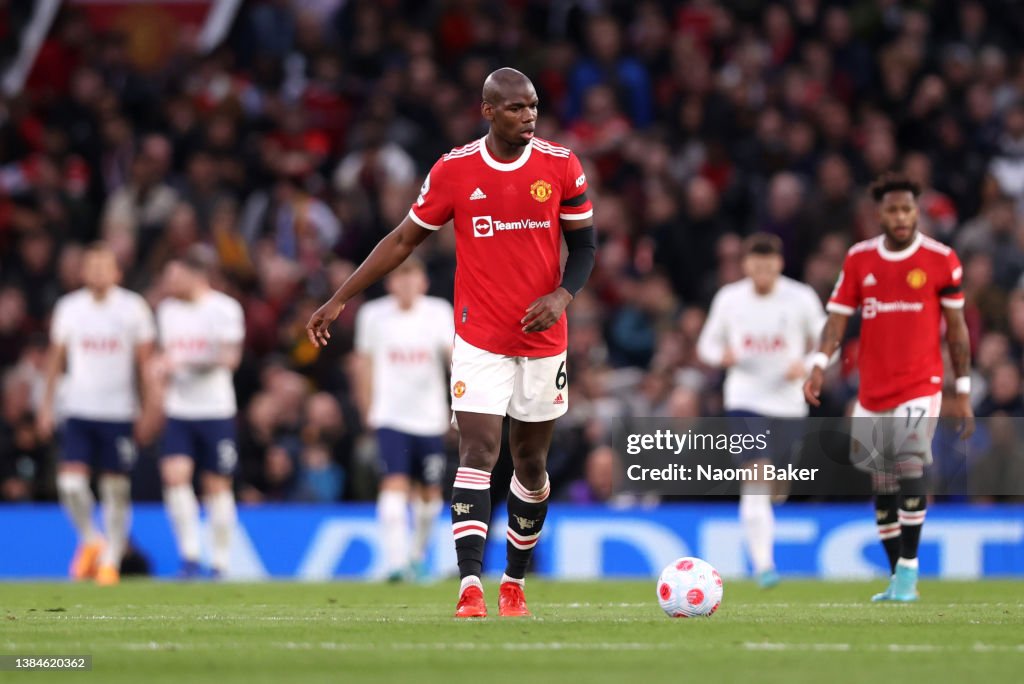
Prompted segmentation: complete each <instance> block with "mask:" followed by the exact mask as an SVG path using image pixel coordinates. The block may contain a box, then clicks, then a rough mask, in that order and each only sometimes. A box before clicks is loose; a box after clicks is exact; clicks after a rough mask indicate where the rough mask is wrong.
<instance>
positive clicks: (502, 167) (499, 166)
mask: <svg viewBox="0 0 1024 684" xmlns="http://www.w3.org/2000/svg"><path fill="white" fill-rule="evenodd" d="M532 151H533V139H532V138H531V139H530V142H528V143H526V149H525V150H523V153H522V154H521V155H519V159H516V160H515V161H510V162H500V161H498V160H497V159H495V158H494V157H492V156H491V153H490V152H488V151H487V136H486V135H485V136H484V137H482V138H480V156H481V157H483V158H484V163H485V164H487V165H488V166H490V167H491V168H492V169H494V170H495V171H515V170H516V169H520V168H522V166H523V164H525V163H526V161H527V160H528V159H529V158H530V152H532Z"/></svg>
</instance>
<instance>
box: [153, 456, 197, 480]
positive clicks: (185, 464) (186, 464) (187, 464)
mask: <svg viewBox="0 0 1024 684" xmlns="http://www.w3.org/2000/svg"><path fill="white" fill-rule="evenodd" d="M160 479H161V480H163V484H164V486H165V487H177V486H180V485H185V484H187V485H191V484H192V461H191V459H189V458H188V456H168V457H166V458H164V459H163V460H162V461H161V463H160Z"/></svg>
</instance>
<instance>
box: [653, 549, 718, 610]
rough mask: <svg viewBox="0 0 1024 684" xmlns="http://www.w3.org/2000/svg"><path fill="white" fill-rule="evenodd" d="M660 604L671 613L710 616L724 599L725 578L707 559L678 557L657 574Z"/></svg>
mask: <svg viewBox="0 0 1024 684" xmlns="http://www.w3.org/2000/svg"><path fill="white" fill-rule="evenodd" d="M657 590H658V605H660V606H661V609H662V610H664V611H665V614H666V615H668V616H669V617H702V616H703V617H711V616H712V615H713V614H714V612H715V611H716V610H718V606H719V604H721V603H722V578H721V576H720V575H719V574H718V571H717V570H715V569H714V568H713V567H711V564H710V563H708V562H707V561H703V560H701V559H700V558H692V557H686V558H678V559H676V560H674V561H672V562H671V563H669V564H668V565H667V566H665V569H664V570H662V571H661V577H659V578H658V587H657Z"/></svg>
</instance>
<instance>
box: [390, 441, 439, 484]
mask: <svg viewBox="0 0 1024 684" xmlns="http://www.w3.org/2000/svg"><path fill="white" fill-rule="evenodd" d="M377 446H378V448H379V450H380V463H381V475H408V476H409V477H411V478H413V479H414V480H419V481H420V482H422V483H423V484H427V485H440V484H441V478H443V477H444V463H445V456H444V443H443V442H442V441H441V435H432V436H429V437H422V436H420V435H410V434H409V433H407V432H399V431H398V430H392V429H390V428H380V429H379V430H377Z"/></svg>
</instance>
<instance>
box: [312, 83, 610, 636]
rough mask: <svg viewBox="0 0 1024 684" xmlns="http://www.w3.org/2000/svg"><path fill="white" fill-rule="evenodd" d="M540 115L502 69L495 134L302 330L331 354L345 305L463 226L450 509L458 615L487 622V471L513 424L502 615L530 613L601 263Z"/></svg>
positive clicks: (453, 157) (493, 89) (577, 188)
mask: <svg viewBox="0 0 1024 684" xmlns="http://www.w3.org/2000/svg"><path fill="white" fill-rule="evenodd" d="M537 104H538V100H537V92H536V90H535V89H534V87H533V84H532V83H531V82H530V80H529V79H528V78H527V77H526V76H524V75H523V74H522V73H520V72H518V71H516V70H515V69H508V68H505V69H499V70H497V71H495V72H494V73H492V74H490V75H489V76H488V77H487V80H486V81H485V82H484V87H483V102H482V103H481V105H480V111H481V113H482V115H483V117H484V118H485V119H486V120H487V121H488V122H489V123H490V131H489V132H488V133H487V135H486V136H484V137H483V138H481V139H480V140H476V141H474V142H471V143H469V144H468V145H465V146H463V147H458V148H455V149H454V150H452V151H451V152H449V153H448V154H446V155H444V156H443V157H441V159H440V160H438V162H437V163H436V164H434V167H433V168H432V169H431V170H430V173H429V175H428V176H427V178H426V180H424V181H423V187H422V188H421V190H420V196H419V198H418V199H417V200H416V202H415V203H414V204H413V206H412V208H411V209H410V211H409V215H408V216H407V217H406V218H405V219H404V220H403V221H402V222H401V223H400V224H399V225H398V227H397V228H395V229H394V230H393V231H392V232H391V233H390V234H388V235H387V236H386V237H385V238H384V239H383V240H381V241H380V243H379V244H378V245H377V246H376V247H375V248H374V250H373V252H372V253H371V254H370V256H368V257H367V258H366V261H364V262H363V263H362V264H361V265H360V266H359V268H358V269H356V271H355V272H354V273H353V274H352V276H351V277H350V278H349V279H348V280H347V281H346V282H345V283H343V284H342V286H341V287H340V288H338V291H337V292H335V293H334V296H332V297H331V299H330V300H328V301H327V303H325V304H324V305H323V306H322V307H320V309H318V310H317V311H316V312H315V313H314V314H313V316H312V317H311V318H310V320H309V323H308V324H307V326H306V329H307V332H308V334H309V338H310V340H311V341H312V342H313V344H315V345H317V346H322V345H325V344H327V341H328V340H329V339H330V333H329V332H328V328H329V327H330V324H331V322H332V321H334V320H335V319H336V318H337V317H338V315H339V314H340V313H341V310H342V309H343V308H344V307H345V303H346V302H348V301H349V300H350V299H351V298H352V297H354V296H355V295H356V294H358V293H359V292H361V291H363V290H364V289H365V288H366V287H368V286H369V285H370V284H371V283H373V282H375V281H376V280H379V279H380V278H382V277H383V276H384V275H386V274H387V273H389V272H390V271H391V270H392V269H394V268H395V267H396V266H398V264H400V263H401V262H402V261H404V260H405V258H406V257H408V256H409V254H410V253H411V252H412V251H413V249H415V248H416V246H417V245H419V244H420V243H421V242H423V240H425V239H426V238H427V236H428V235H430V234H431V233H433V232H434V231H436V230H438V229H439V228H441V227H442V226H443V225H445V224H446V223H447V222H448V221H452V220H454V226H455V256H456V263H457V267H456V270H455V347H454V351H453V353H452V387H451V392H452V409H453V410H454V411H455V416H456V420H457V422H458V426H459V470H458V472H457V473H456V476H455V486H454V489H453V490H452V505H451V511H452V532H453V536H454V538H455V551H456V555H457V556H458V561H459V574H460V575H461V577H462V584H461V586H460V589H459V602H458V606H457V607H456V612H455V616H456V617H485V616H486V615H487V604H486V602H485V600H484V595H483V587H482V585H481V584H480V574H481V570H482V563H483V551H484V544H485V542H486V539H487V525H488V522H489V521H490V517H491V503H490V501H491V500H490V481H491V470H492V469H493V468H494V465H495V463H496V462H497V460H498V452H499V447H500V444H501V427H502V420H503V418H504V416H506V415H508V416H509V417H510V419H511V425H510V430H509V444H510V447H511V451H512V462H513V466H514V470H515V472H514V475H513V477H512V485H511V490H510V492H509V498H508V520H509V522H508V531H507V534H506V554H507V564H506V567H505V574H504V576H503V577H502V582H501V587H500V591H499V601H498V608H499V614H501V615H502V616H523V615H529V614H530V613H529V611H528V610H527V608H526V599H525V597H524V594H523V583H524V577H525V574H526V567H527V565H528V564H529V560H530V555H531V554H532V552H533V547H534V546H535V545H536V544H537V540H538V538H539V537H540V532H541V527H542V526H543V524H544V518H545V515H546V514H547V499H548V492H549V486H548V476H547V472H546V468H547V453H548V449H549V447H550V445H551V436H552V432H553V430H554V421H555V419H556V418H558V417H559V416H561V415H563V414H564V413H565V412H566V410H567V409H568V384H567V382H568V379H567V375H566V368H565V358H566V354H565V351H566V338H567V332H566V320H565V308H566V306H567V305H568V304H569V302H570V301H572V298H573V296H575V294H576V293H577V292H578V291H579V290H580V288H582V287H583V284H584V283H585V282H586V280H587V278H588V277H589V275H590V271H591V269H592V268H593V265H594V251H595V247H596V244H595V243H596V241H595V235H594V227H593V218H592V217H593V210H592V208H591V204H590V200H589V199H588V198H587V178H586V175H585V174H584V173H583V169H582V167H581V166H580V162H579V160H578V159H577V158H576V156H575V155H574V154H573V153H572V152H571V151H569V150H568V149H567V148H565V147H561V146H560V145H556V144H554V143H551V142H548V141H546V140H541V139H540V138H536V137H534V127H535V125H536V122H537ZM563 237H564V238H565V243H566V246H567V248H568V259H567V261H566V264H565V268H564V270H563V269H562V267H561V260H560V257H561V247H562V238H563Z"/></svg>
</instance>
